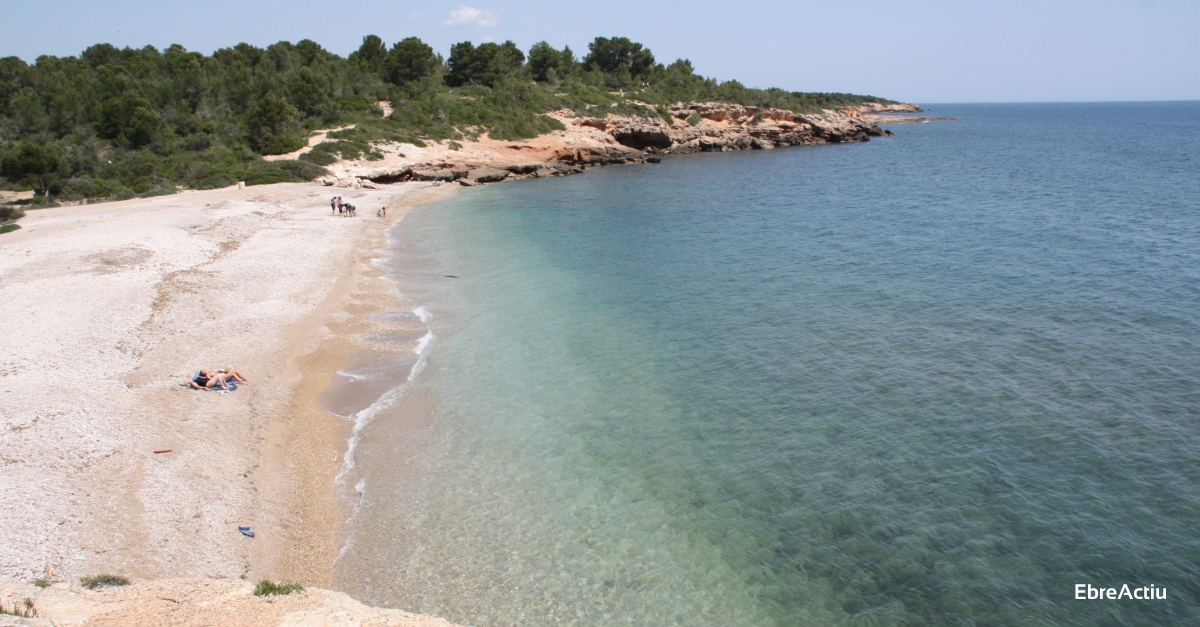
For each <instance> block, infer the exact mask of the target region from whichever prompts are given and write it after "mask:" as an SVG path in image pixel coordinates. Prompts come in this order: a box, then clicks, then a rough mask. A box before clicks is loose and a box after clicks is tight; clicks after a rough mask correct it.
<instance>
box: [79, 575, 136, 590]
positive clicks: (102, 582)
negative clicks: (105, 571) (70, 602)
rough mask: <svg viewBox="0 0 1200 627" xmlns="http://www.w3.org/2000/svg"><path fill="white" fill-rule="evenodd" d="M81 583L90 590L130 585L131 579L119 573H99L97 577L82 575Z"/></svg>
mask: <svg viewBox="0 0 1200 627" xmlns="http://www.w3.org/2000/svg"><path fill="white" fill-rule="evenodd" d="M79 585H81V586H83V587H84V588H87V589H88V590H95V589H96V588H113V587H116V586H128V585H129V580H128V579H126V578H124V577H119V576H117V575H97V576H95V577H81V578H80V579H79Z"/></svg>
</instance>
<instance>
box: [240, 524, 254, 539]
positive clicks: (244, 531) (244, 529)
mask: <svg viewBox="0 0 1200 627" xmlns="http://www.w3.org/2000/svg"><path fill="white" fill-rule="evenodd" d="M238 531H240V532H242V535H244V536H246V537H247V538H253V537H254V532H253V531H251V530H250V528H249V527H238Z"/></svg>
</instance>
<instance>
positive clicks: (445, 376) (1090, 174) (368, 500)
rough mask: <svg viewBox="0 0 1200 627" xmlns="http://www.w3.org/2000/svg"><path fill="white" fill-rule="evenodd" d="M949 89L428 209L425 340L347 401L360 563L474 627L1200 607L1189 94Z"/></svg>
mask: <svg viewBox="0 0 1200 627" xmlns="http://www.w3.org/2000/svg"><path fill="white" fill-rule="evenodd" d="M928 109H929V111H930V114H932V115H942V116H952V117H956V118H957V121H951V122H935V123H927V124H912V125H896V126H892V127H890V128H891V129H892V130H893V131H894V132H895V135H894V136H892V137H883V138H875V139H873V140H872V141H870V142H869V143H862V144H848V145H830V146H813V147H795V148H780V149H776V150H771V151H753V152H751V151H747V152H734V153H724V154H699V155H681V156H668V157H666V158H664V159H663V162H662V163H661V164H658V165H650V164H646V165H631V166H617V167H607V168H600V169H594V170H588V171H587V172H586V173H584V174H581V175H577V176H570V177H566V178H558V179H550V180H524V181H517V182H509V183H504V184H498V185H490V186H486V187H481V188H472V189H467V190H463V191H462V192H461V193H459V194H458V195H456V196H455V197H453V198H451V199H450V200H447V201H444V202H441V203H438V204H433V205H429V206H425V207H421V208H418V209H416V210H414V211H413V212H412V213H410V214H409V215H408V216H406V217H405V218H404V219H403V221H402V222H400V223H399V224H398V225H397V226H396V227H395V229H394V230H393V231H391V237H392V241H391V244H390V253H389V254H390V255H391V259H390V261H389V262H388V264H389V265H390V267H391V269H392V276H393V278H394V279H395V280H397V281H398V288H397V289H398V292H399V295H398V297H399V298H401V299H403V302H404V303H406V304H405V305H404V307H405V309H404V310H403V311H400V312H399V313H398V314H395V315H401V316H404V315H409V316H412V315H414V314H411V313H407V312H410V311H414V310H418V308H419V310H418V311H417V314H415V315H419V317H420V319H421V321H422V322H421V324H424V325H426V327H427V329H428V335H423V334H417V335H419V336H420V338H421V339H420V344H419V348H420V349H421V351H422V352H421V357H420V362H419V363H418V364H416V365H413V367H412V369H411V370H406V371H405V372H409V373H413V374H414V375H415V376H412V377H411V381H405V382H404V383H403V384H402V385H401V386H399V387H397V388H395V389H393V390H391V391H390V392H387V393H385V394H384V395H383V398H381V399H379V400H378V401H375V404H374V405H372V406H371V407H369V408H368V409H364V410H363V412H360V413H361V416H359V418H360V425H361V426H362V427H363V428H362V429H361V433H360V440H359V441H358V442H357V450H356V453H355V455H356V461H357V466H356V472H357V473H358V474H357V475H356V477H357V478H358V479H360V480H361V481H360V482H359V483H358V484H357V485H358V491H357V492H359V493H361V497H360V499H361V500H360V501H359V502H358V506H357V510H356V513H355V515H354V516H355V518H354V520H352V521H351V526H352V527H353V534H352V535H351V536H350V538H349V540H348V544H347V546H346V549H345V553H344V555H342V556H341V557H340V558H339V560H338V563H337V567H336V573H335V584H336V585H337V586H338V587H339V588H341V589H343V590H346V591H348V592H350V593H352V594H354V595H355V596H357V597H359V598H362V599H364V600H367V601H369V602H373V603H378V604H382V605H387V606H392V607H400V608H404V609H407V610H411V611H418V612H424V613H430V614H435V615H440V616H444V617H446V618H448V619H450V620H453V621H455V622H459V623H461V624H469V625H477V626H480V627H485V626H509V625H514V626H515V625H554V624H568V625H580V626H600V625H700V626H708V625H711V626H721V627H732V626H737V625H747V626H750V625H753V626H757V627H770V626H795V625H896V626H899V625H976V626H983V625H997V626H999V625H1047V626H1048V625H1062V626H1078V625H1105V626H1107V625H1155V626H1157V625H1200V351H1198V349H1200V103H1197V102H1190V103H1140V104H1139V103H1122V104H1019V105H1018V104H1003V105H941V106H937V105H935V106H931V107H928ZM447 275H448V276H447ZM415 337H417V336H412V337H410V338H408V339H407V340H405V341H406V342H409V343H410V344H413V346H412V347H411V348H412V350H409V349H407V348H406V349H405V351H406V353H412V354H413V355H415V354H416V353H415V352H413V351H415V350H416V348H417V345H416V342H417V340H415V339H414V338H415ZM409 365H412V364H409ZM406 368H408V366H406ZM372 400H373V399H372ZM368 415H369V417H370V420H366V419H363V417H364V416H368ZM1076 584H1090V585H1092V586H1094V587H1117V588H1120V586H1122V585H1123V584H1128V585H1129V586H1130V589H1131V590H1132V589H1134V588H1141V587H1149V586H1151V585H1153V586H1155V587H1156V589H1165V590H1166V599H1165V600H1161V599H1156V600H1136V599H1119V600H1090V601H1089V600H1075V586H1076Z"/></svg>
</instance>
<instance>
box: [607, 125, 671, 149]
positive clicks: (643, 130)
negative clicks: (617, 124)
mask: <svg viewBox="0 0 1200 627" xmlns="http://www.w3.org/2000/svg"><path fill="white" fill-rule="evenodd" d="M609 134H610V135H612V137H613V139H615V140H617V143H619V144H621V145H622V146H628V147H630V148H635V149H637V150H646V149H647V148H658V149H664V148H670V147H671V145H672V144H674V143H675V142H674V140H672V139H671V134H670V133H669V132H668V131H667V129H665V128H662V127H660V126H634V127H621V128H616V129H614V130H613V131H612V132H611V133H609Z"/></svg>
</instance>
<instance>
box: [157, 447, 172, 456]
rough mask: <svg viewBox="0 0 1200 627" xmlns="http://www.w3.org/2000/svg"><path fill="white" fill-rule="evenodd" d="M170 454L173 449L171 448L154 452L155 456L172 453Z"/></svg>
mask: <svg viewBox="0 0 1200 627" xmlns="http://www.w3.org/2000/svg"><path fill="white" fill-rule="evenodd" d="M170 452H171V449H169V448H164V449H159V450H157V451H154V454H155V455H157V454H159V453H170Z"/></svg>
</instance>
